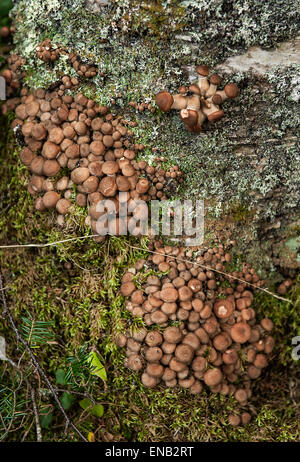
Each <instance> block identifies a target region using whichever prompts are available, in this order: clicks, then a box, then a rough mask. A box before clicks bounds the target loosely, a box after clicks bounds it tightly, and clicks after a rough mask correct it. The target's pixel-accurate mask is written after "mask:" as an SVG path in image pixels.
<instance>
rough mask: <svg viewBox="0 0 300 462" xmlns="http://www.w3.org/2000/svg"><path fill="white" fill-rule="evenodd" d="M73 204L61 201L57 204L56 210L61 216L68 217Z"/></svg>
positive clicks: (65, 200)
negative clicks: (67, 214)
mask: <svg viewBox="0 0 300 462" xmlns="http://www.w3.org/2000/svg"><path fill="white" fill-rule="evenodd" d="M71 205H72V204H71V202H70V201H69V200H68V199H59V200H58V201H57V202H56V210H57V211H58V213H60V214H61V215H66V213H68V210H69V208H70V207H71Z"/></svg>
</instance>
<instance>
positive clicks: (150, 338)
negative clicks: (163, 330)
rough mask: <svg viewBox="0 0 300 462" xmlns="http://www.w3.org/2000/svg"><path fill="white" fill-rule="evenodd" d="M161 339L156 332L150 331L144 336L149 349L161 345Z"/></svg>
mask: <svg viewBox="0 0 300 462" xmlns="http://www.w3.org/2000/svg"><path fill="white" fill-rule="evenodd" d="M162 341H163V337H162V335H161V334H160V333H159V332H158V331H157V330H152V331H151V332H148V334H147V335H146V339H145V342H146V344H147V345H148V346H150V347H155V346H158V345H160V344H161V343H162Z"/></svg>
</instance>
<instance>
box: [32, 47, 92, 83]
mask: <svg viewBox="0 0 300 462" xmlns="http://www.w3.org/2000/svg"><path fill="white" fill-rule="evenodd" d="M36 54H37V57H38V58H39V59H41V60H42V61H43V62H44V63H50V62H55V61H56V60H57V59H58V58H59V56H60V55H61V54H62V55H67V56H68V59H69V63H70V64H71V65H72V67H73V69H75V71H76V72H77V74H78V75H79V76H80V77H86V78H90V77H95V76H96V75H97V66H95V65H94V64H90V63H84V62H83V61H82V60H81V59H80V57H79V56H78V55H77V54H76V53H69V52H68V50H67V49H66V48H65V47H63V46H59V47H57V48H54V47H53V45H52V42H51V40H50V39H49V38H47V39H45V40H44V41H43V42H41V43H39V44H38V46H37V47H36Z"/></svg>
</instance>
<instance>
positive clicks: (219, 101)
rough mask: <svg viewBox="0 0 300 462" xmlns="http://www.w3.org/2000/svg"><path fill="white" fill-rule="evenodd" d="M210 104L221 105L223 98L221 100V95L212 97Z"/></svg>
mask: <svg viewBox="0 0 300 462" xmlns="http://www.w3.org/2000/svg"><path fill="white" fill-rule="evenodd" d="M212 102H213V103H214V104H216V105H217V106H219V105H220V104H222V103H223V98H222V96H221V95H218V94H216V95H213V97H212Z"/></svg>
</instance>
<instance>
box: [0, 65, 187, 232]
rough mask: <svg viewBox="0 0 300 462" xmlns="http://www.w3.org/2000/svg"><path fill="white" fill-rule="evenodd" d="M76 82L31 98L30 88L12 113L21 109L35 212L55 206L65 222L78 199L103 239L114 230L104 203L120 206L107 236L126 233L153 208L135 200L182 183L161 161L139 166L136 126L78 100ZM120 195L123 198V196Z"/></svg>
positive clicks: (17, 124) (19, 125)
mask: <svg viewBox="0 0 300 462" xmlns="http://www.w3.org/2000/svg"><path fill="white" fill-rule="evenodd" d="M8 71H9V72H11V71H10V70H8ZM76 85H78V80H77V79H76V78H70V77H69V76H67V75H66V76H64V77H62V79H61V81H60V84H58V88H56V90H54V91H52V90H44V89H42V88H38V89H36V90H35V91H34V92H33V93H32V94H31V93H30V92H29V90H28V89H27V88H26V87H24V88H22V89H21V92H20V96H21V97H20V98H14V99H12V100H8V101H7V102H6V105H8V104H10V105H11V106H12V107H10V108H9V107H8V106H7V107H6V108H5V111H7V110H9V109H14V108H15V114H16V119H15V120H14V121H13V122H12V128H13V129H14V131H15V133H16V135H19V136H18V138H19V143H21V144H22V146H23V147H22V149H21V151H20V159H21V161H22V162H23V164H24V165H26V166H27V167H28V169H29V170H30V172H31V174H32V176H31V179H30V182H29V185H28V191H29V192H30V194H32V195H33V196H34V197H35V208H36V209H37V210H38V211H45V210H48V209H51V208H55V209H56V210H57V212H58V213H59V215H58V217H57V220H58V223H59V224H63V223H64V215H66V214H67V213H68V211H69V209H70V207H71V205H72V200H73V199H74V200H75V202H76V203H77V205H79V206H81V207H86V206H88V207H89V214H88V217H87V219H86V224H87V225H90V226H91V228H92V230H93V232H94V234H100V236H99V238H96V240H97V239H98V240H99V241H101V240H102V237H103V236H102V235H101V233H102V228H103V226H104V227H105V229H107V221H105V220H104V218H105V217H104V216H103V215H105V216H107V213H109V212H110V209H109V207H110V206H109V204H108V207H107V210H106V211H105V212H99V211H98V207H97V204H98V202H99V201H105V200H106V199H109V200H113V201H114V203H115V206H116V207H115V209H116V212H117V213H116V217H115V221H113V220H112V224H111V226H114V227H115V228H114V232H112V233H111V232H110V230H109V229H108V233H109V234H117V235H118V234H124V229H125V230H127V229H128V228H125V225H126V226H127V224H128V223H127V222H128V219H129V217H131V216H132V215H133V214H134V215H135V216H136V217H137V218H139V219H141V218H142V219H146V218H147V216H148V207H147V206H145V205H146V204H145V205H144V206H142V205H141V204H139V203H136V202H135V201H136V200H138V199H142V200H143V201H148V200H149V199H151V198H165V197H166V195H165V193H166V191H167V189H168V188H166V191H165V192H164V193H163V192H162V189H163V188H164V187H165V186H168V187H169V189H170V188H171V186H172V188H176V182H177V181H182V178H181V172H180V171H179V169H178V167H177V166H174V167H171V168H169V169H168V171H166V170H163V169H162V168H160V167H161V164H160V163H159V162H158V163H157V165H156V166H150V165H148V164H147V163H146V162H145V161H135V157H136V155H137V153H139V152H140V151H142V150H143V149H144V146H143V145H141V144H135V143H134V142H133V139H132V132H131V131H130V126H131V125H132V123H131V122H128V121H127V120H125V119H123V118H122V116H121V115H116V116H114V115H113V114H111V113H110V111H109V109H108V107H106V106H101V105H99V104H96V103H95V101H93V100H91V99H88V98H87V97H85V96H84V95H83V94H81V93H78V94H76V96H74V97H73V96H71V95H70V94H68V90H69V89H70V88H73V87H74V86H76ZM158 160H159V159H157V161H158ZM164 160H165V159H164ZM63 169H64V171H63ZM66 169H67V171H66ZM68 172H70V174H68ZM167 181H168V183H167ZM172 188H171V189H172ZM121 192H122V193H124V194H123V195H122V197H120V199H119V193H121ZM119 200H121V201H126V202H127V203H128V204H127V205H128V206H127V209H126V210H127V215H126V216H124V213H123V214H121V213H119V210H120V209H122V210H124V207H120V205H121V204H120V203H119ZM123 205H124V204H123ZM114 212H115V211H114ZM101 216H103V222H102V221H101ZM106 234H107V233H106Z"/></svg>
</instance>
